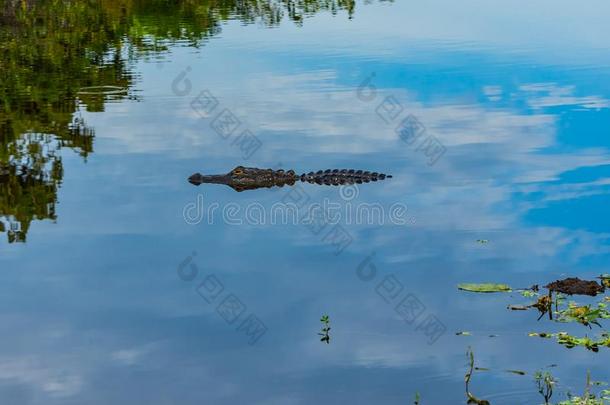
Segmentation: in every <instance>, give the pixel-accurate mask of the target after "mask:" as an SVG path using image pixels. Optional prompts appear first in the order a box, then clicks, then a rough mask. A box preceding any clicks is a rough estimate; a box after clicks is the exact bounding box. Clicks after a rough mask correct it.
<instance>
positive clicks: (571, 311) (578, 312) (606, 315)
mask: <svg viewBox="0 0 610 405" xmlns="http://www.w3.org/2000/svg"><path fill="white" fill-rule="evenodd" d="M606 308H607V305H606V304H604V303H603V302H599V303H598V304H597V307H596V308H591V306H590V305H584V306H579V305H578V304H576V303H575V302H570V303H569V304H568V308H567V309H564V310H561V311H558V321H560V322H578V323H580V324H582V325H584V326H588V327H589V328H591V324H593V325H597V326H599V327H600V328H601V325H600V324H599V321H598V320H599V319H610V312H608V310H607V309H606Z"/></svg>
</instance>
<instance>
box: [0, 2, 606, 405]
mask: <svg viewBox="0 0 610 405" xmlns="http://www.w3.org/2000/svg"><path fill="white" fill-rule="evenodd" d="M597 3H598V4H595V7H594V5H590V6H588V7H590V8H587V7H582V6H576V5H568V4H562V3H560V4H557V3H556V2H554V3H550V2H543V3H541V4H540V5H528V6H527V8H525V7H522V8H519V7H515V6H514V5H511V7H510V9H508V6H501V5H497V4H495V5H493V6H491V5H487V3H484V2H475V1H471V2H468V3H466V4H460V6H459V7H458V6H457V5H453V4H449V3H448V2H446V1H438V2H435V4H434V5H427V6H426V7H424V6H423V5H409V4H406V3H398V4H388V3H376V4H367V5H365V4H361V3H358V4H357V5H356V10H355V13H354V18H353V19H348V18H347V15H346V13H345V12H339V13H338V14H337V15H336V16H334V17H332V16H331V15H330V14H328V13H320V14H317V15H315V16H313V17H311V18H306V19H305V20H304V23H303V25H302V26H298V25H295V24H293V23H291V22H288V21H284V22H283V23H282V24H281V25H280V26H279V27H277V28H273V29H266V28H264V27H261V26H258V25H248V26H243V25H242V24H240V23H239V22H237V21H232V22H229V23H226V24H223V25H222V26H221V31H220V32H217V33H215V34H216V35H213V36H211V37H210V39H209V40H208V41H206V42H205V43H204V45H203V46H201V47H200V48H193V47H191V46H189V45H190V43H189V41H176V42H174V43H172V44H170V45H169V46H168V50H167V52H164V53H161V54H154V53H153V54H152V55H153V56H150V57H141V58H138V59H136V60H133V61H132V62H131V63H132V66H130V67H129V69H130V72H131V73H130V76H131V77H132V78H133V83H132V84H131V87H130V92H131V94H132V95H133V96H132V97H128V98H120V99H119V100H115V101H112V100H110V101H108V102H107V103H106V104H105V106H104V109H103V111H100V112H89V111H86V108H85V106H81V111H80V112H78V113H77V114H80V116H81V117H82V118H83V119H84V121H85V122H86V123H87V125H88V126H89V127H90V128H94V130H95V139H94V146H93V151H92V153H91V154H89V155H88V157H87V159H86V163H85V162H84V161H83V158H82V157H81V156H79V155H78V154H75V153H68V151H65V150H64V151H62V164H63V178H62V181H61V187H60V188H59V192H58V205H57V206H56V216H57V219H56V221H54V222H52V221H49V220H44V221H34V222H33V223H32V225H31V227H30V229H29V232H28V235H27V243H21V244H19V243H13V244H8V243H7V242H6V240H5V239H3V241H2V242H1V244H0V252H1V256H0V265H1V266H2V267H1V268H2V269H3V270H4V271H3V272H2V274H3V276H2V285H3V286H4V287H3V288H2V290H1V291H2V292H1V294H0V299H1V300H2V308H3V310H2V311H1V313H0V314H1V317H2V335H3V336H4V337H5V344H4V346H3V347H4V349H2V350H1V351H0V392H1V393H2V397H3V398H6V399H7V400H9V401H10V402H12V403H46V404H49V403H91V404H93V403H100V404H101V403H133V402H148V403H159V404H161V403H201V402H203V403H214V404H219V403H244V402H249V403H265V404H269V403H278V404H280V403H281V404H287V403H295V404H296V403H304V404H305V403H312V402H313V401H316V402H323V403H335V402H338V401H342V402H343V401H344V402H349V403H408V402H409V400H410V399H411V398H412V396H413V394H414V393H415V392H416V391H419V392H420V393H421V396H422V398H423V400H422V403H461V402H465V400H464V390H463V375H464V374H465V372H466V365H467V364H466V357H465V352H466V349H467V347H468V346H472V347H473V349H474V351H475V355H476V356H477V363H478V365H480V366H482V367H489V368H491V369H492V370H494V371H492V372H488V373H479V374H477V375H476V376H475V378H474V382H473V387H474V388H473V390H474V391H475V392H476V393H477V394H478V396H480V397H483V398H486V399H489V400H490V401H492V403H494V404H512V403H514V401H515V400H516V399H519V400H521V401H526V402H527V403H533V402H532V401H539V400H540V399H539V398H536V395H537V394H536V392H535V387H534V383H533V381H532V374H533V372H534V371H535V370H538V369H541V368H543V367H545V366H548V365H550V364H553V363H556V364H559V367H557V368H556V369H554V370H553V372H554V374H556V375H557V376H558V378H559V379H560V381H561V389H559V390H558V391H564V392H565V391H567V390H571V391H573V392H576V391H579V390H581V387H582V386H583V384H584V378H585V374H586V370H587V369H590V370H591V372H592V375H593V377H594V379H596V380H608V379H610V375H609V374H608V369H607V363H608V353H607V351H604V350H601V351H600V353H597V354H595V353H590V352H587V351H585V350H584V349H582V348H575V349H572V350H567V349H565V348H564V347H562V346H559V345H556V344H554V343H552V342H549V341H543V340H541V339H535V338H530V337H527V333H528V332H531V331H539V330H548V329H551V328H555V327H556V325H549V324H548V323H543V322H542V321H541V322H540V323H537V322H536V317H537V316H536V315H535V314H534V313H529V312H527V313H511V312H509V311H506V310H505V307H506V305H507V303H508V302H514V301H520V300H521V301H522V300H523V299H522V298H521V297H519V295H518V294H515V296H514V298H513V299H512V300H511V299H509V298H508V297H507V296H505V295H502V296H491V297H490V296H484V297H481V296H479V295H472V294H465V293H463V292H462V293H460V292H458V291H457V289H456V285H457V284H458V283H459V282H465V281H466V282H477V281H497V282H506V283H508V284H511V285H516V286H529V285H531V284H541V285H543V284H546V283H547V282H549V281H552V280H554V279H556V278H558V277H562V276H565V275H578V276H580V277H593V276H596V275H599V274H600V273H603V272H604V271H605V272H608V271H607V265H608V261H609V255H608V254H609V252H610V243H609V242H610V241H609V238H610V235H609V234H610V232H609V230H610V223H609V219H608V216H607V215H605V213H606V212H605V208H606V207H607V206H608V199H609V194H608V190H609V188H608V181H607V177H608V173H609V171H610V169H609V168H610V155H609V151H608V147H609V144H610V141H609V140H608V137H607V136H606V135H607V131H608V128H609V127H610V126H609V125H608V124H610V109H609V107H610V102H609V97H610V87H609V85H608V84H607V83H610V81H608V78H609V76H610V70H609V68H608V66H609V65H608V62H609V61H608V60H607V57H606V56H605V55H604V53H603V52H601V49H607V43H606V42H607V40H603V38H607V37H610V35H608V34H609V33H608V32H606V31H608V28H607V25H606V24H603V23H602V21H601V16H603V15H607V14H605V13H604V12H603V11H604V10H606V11H610V10H607V9H608V8H609V7H610V6H608V5H607V4H605V3H601V2H597ZM503 7H506V9H504V8H503ZM439 9H443V10H446V12H444V13H442V14H439V13H438V10H439ZM432 10H434V11H432ZM514 10H520V11H514ZM526 10H527V11H526ZM466 17H468V19H467V22H466ZM154 22H155V21H154V20H151V21H147V22H146V23H147V24H154ZM562 26H571V27H572V29H571V30H569V31H568V30H564V29H559V27H562ZM187 67H188V68H189V69H190V71H189V72H188V75H187V79H188V80H189V81H190V84H191V91H190V92H186V91H185V92H186V93H188V94H184V95H179V94H176V93H175V92H174V91H173V90H172V83H173V81H174V79H175V78H176V77H177V76H178V75H179V74H180V73H181V72H183V71H185V69H187ZM372 74H374V76H373V78H372V83H373V85H374V86H375V88H376V93H375V97H374V99H373V100H371V101H368V102H367V101H363V100H362V99H361V98H359V97H358V88H359V86H361V84H362V82H363V80H365V79H366V78H370V77H371V75H372ZM204 89H207V90H209V91H210V92H211V93H212V94H213V95H214V96H215V97H217V99H218V101H219V105H220V107H221V108H228V109H229V110H230V111H231V112H233V113H234V114H235V116H237V117H238V118H239V120H240V121H242V126H241V127H240V130H241V129H246V128H247V129H249V130H250V131H252V132H253V133H254V134H255V135H256V136H257V137H258V139H260V141H261V142H262V146H261V147H260V149H259V150H258V151H256V153H254V154H253V155H252V156H251V157H250V158H249V159H247V160H245V159H244V158H243V156H242V151H240V149H239V148H238V147H236V145H234V144H232V143H231V142H232V140H231V139H223V138H222V137H220V136H219V135H218V134H216V133H215V132H214V131H213V130H212V129H211V127H210V122H211V121H212V119H213V116H214V115H213V116H212V117H210V118H209V119H202V118H201V117H200V116H199V115H198V114H197V112H196V111H194V110H193V108H192V106H191V102H192V100H193V98H194V97H196V96H197V95H198V94H199V92H200V91H202V90H204ZM388 96H391V97H394V98H395V99H396V100H398V101H399V102H400V104H401V106H402V108H404V110H403V112H402V114H401V115H400V118H399V119H397V120H396V121H393V122H391V123H386V122H384V121H383V119H382V118H381V117H380V116H379V115H378V114H377V112H376V109H377V107H378V106H379V104H380V103H381V102H382V101H383V100H384V99H385V98H386V97H388ZM409 114H412V115H413V116H415V117H416V118H417V119H418V120H419V121H420V122H421V123H422V124H423V125H424V126H425V128H426V133H427V134H430V135H433V136H434V137H436V138H437V139H438V140H439V141H440V142H442V144H443V145H444V146H445V147H446V153H445V154H444V155H443V156H442V157H441V158H440V159H439V160H438V162H436V164H434V165H428V164H427V159H426V156H424V155H423V154H422V153H421V152H418V151H415V150H414V148H413V147H410V146H409V145H407V144H406V143H405V142H403V141H402V140H401V139H400V138H399V137H398V136H397V134H396V132H395V128H396V126H397V125H398V122H399V121H400V119H402V118H404V117H405V116H407V115H409ZM239 164H244V165H247V166H256V167H274V168H275V167H283V168H286V169H290V168H291V169H295V170H296V171H297V172H308V171H310V170H314V171H316V170H319V169H327V168H354V169H364V170H372V171H380V172H384V173H390V174H392V175H393V176H394V177H393V178H392V179H390V180H386V181H384V182H378V183H372V184H366V185H362V186H360V187H359V188H358V195H357V197H356V198H355V199H354V203H357V202H358V203H363V202H366V203H379V204H381V205H382V206H383V207H389V206H391V205H392V204H394V203H397V202H399V203H402V204H406V205H407V206H408V210H409V211H408V213H409V216H410V218H413V219H414V223H413V222H410V223H409V224H408V225H392V224H385V225H384V226H378V225H345V226H344V227H345V229H346V230H347V231H348V232H349V234H350V235H351V237H352V238H353V241H352V242H351V244H350V245H349V246H348V247H347V248H346V249H345V250H344V251H343V252H342V253H341V254H340V255H335V254H334V251H333V247H332V246H331V245H329V244H328V243H326V242H325V241H324V240H323V236H322V235H320V234H318V235H316V234H314V233H312V232H311V231H310V230H309V229H308V228H307V227H305V226H291V225H270V224H266V225H248V224H243V225H239V226H232V225H227V224H224V223H222V221H215V223H214V224H207V223H206V221H203V222H202V223H200V224H197V225H189V224H187V223H185V221H184V219H183V218H182V213H183V208H184V206H185V205H187V204H189V203H194V202H195V201H196V198H197V195H198V194H202V195H203V199H204V203H205V204H210V203H215V202H216V203H219V204H220V205H221V206H222V205H223V204H224V205H226V204H229V203H236V204H238V205H239V206H241V207H245V206H247V205H248V204H251V203H255V202H258V203H260V204H261V205H262V206H263V207H267V208H268V207H270V206H271V205H272V204H274V203H275V202H277V201H281V200H282V199H283V198H285V196H286V195H287V193H289V192H290V190H289V189H285V188H284V189H277V190H255V191H246V192H243V193H236V192H235V191H233V190H231V189H230V188H228V187H225V186H215V185H204V186H201V187H199V188H195V187H193V186H192V185H190V184H188V183H187V181H186V178H187V177H188V176H189V175H190V174H192V173H193V172H196V171H201V172H205V173H225V172H227V171H229V170H230V169H232V168H233V167H235V166H237V165H239ZM303 189H304V190H305V191H306V192H307V193H308V195H309V196H310V198H311V199H312V201H322V200H323V199H325V198H328V199H329V200H331V201H335V202H343V201H344V200H342V198H341V195H340V192H339V189H338V188H329V187H317V186H312V185H307V184H305V185H303ZM477 239H488V240H489V241H490V242H489V243H488V244H485V245H481V244H477V243H476V240H477ZM193 252H196V256H194V258H193V263H195V264H196V266H197V268H198V270H199V273H198V276H197V278H196V279H195V280H193V281H191V282H188V281H183V280H181V279H180V278H179V276H178V274H177V272H176V270H177V268H178V266H179V264H180V263H182V262H183V261H184V260H185V258H187V256H189V255H192V253H193ZM373 253H374V257H373V263H374V265H375V266H376V268H377V270H378V273H377V276H376V278H375V279H374V280H372V281H370V282H367V281H363V280H362V279H361V278H359V277H358V274H357V268H358V266H359V265H360V264H362V261H363V260H365V258H367V257H368V256H369V255H371V254H373ZM210 274H213V275H215V276H216V277H217V279H218V280H220V282H222V284H223V285H224V288H225V290H224V292H223V293H222V297H225V296H226V295H228V294H230V293H233V294H235V296H237V297H238V298H239V300H240V301H241V302H242V303H243V304H245V305H246V307H247V308H246V310H245V312H244V314H243V315H242V317H243V318H245V317H246V316H247V315H249V314H255V315H256V316H257V317H259V318H260V319H261V320H262V321H263V322H264V323H265V325H266V327H267V328H268V331H267V333H266V334H265V335H264V336H263V337H262V338H261V339H260V340H259V341H258V342H257V343H256V344H255V345H253V346H250V345H248V337H247V336H246V335H245V334H244V333H241V332H240V331H236V328H238V327H239V325H240V323H241V321H242V320H243V319H239V320H238V321H236V322H235V323H233V324H231V325H228V324H227V323H226V322H225V321H224V320H223V319H222V318H221V316H219V314H218V313H217V312H216V305H217V304H218V301H216V302H215V304H214V305H212V304H208V303H207V302H206V301H205V300H204V299H203V298H202V297H201V296H200V295H198V293H197V291H196V287H197V286H198V285H199V284H200V282H201V281H203V280H204V279H205V277H206V276H208V275H210ZM388 275H394V276H395V277H396V280H398V281H399V282H400V283H401V284H402V285H403V286H404V290H403V292H402V293H401V297H404V296H405V295H406V294H408V293H412V294H413V295H414V296H416V297H417V299H418V300H419V301H420V302H421V303H422V304H423V305H425V312H424V315H422V316H427V315H428V314H430V315H435V316H437V317H438V319H440V320H441V321H442V322H443V324H444V325H445V326H446V328H447V331H446V333H445V334H444V335H443V336H442V337H441V338H440V339H439V340H438V341H436V342H435V343H434V344H431V345H429V344H428V342H427V338H426V336H425V335H424V334H423V333H422V331H421V330H420V331H418V330H416V329H417V327H416V325H417V323H414V324H413V325H408V324H406V323H405V322H403V320H401V318H400V317H399V315H398V314H397V313H396V312H395V311H394V309H393V306H392V305H391V304H389V303H386V302H385V301H384V300H383V299H382V298H381V297H380V296H379V294H378V293H377V292H376V287H377V286H378V284H379V282H381V281H382V280H383V279H384V277H386V276H388ZM219 299H220V298H219ZM322 314H329V315H330V318H331V326H332V331H331V336H332V341H331V344H330V345H325V344H321V343H320V342H319V340H318V337H317V335H316V333H317V332H318V331H319V328H320V322H319V317H320V315H322ZM560 329H561V330H568V331H573V332H575V333H578V334H579V335H584V334H585V333H589V332H588V331H585V330H584V329H583V328H582V327H580V328H576V327H573V325H566V327H565V328H560ZM460 330H468V331H472V332H473V336H471V337H463V336H455V335H454V333H455V332H456V331H460ZM490 334H497V335H499V336H498V337H495V338H489V337H488V335H490ZM504 369H520V370H524V371H527V372H528V375H527V376H517V375H513V374H508V373H502V372H501V371H500V370H504ZM558 395H559V394H558Z"/></svg>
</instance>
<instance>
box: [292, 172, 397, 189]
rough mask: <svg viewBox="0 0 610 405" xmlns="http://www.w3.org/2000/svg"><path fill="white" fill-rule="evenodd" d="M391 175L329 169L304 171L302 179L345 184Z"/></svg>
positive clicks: (334, 184) (331, 184)
mask: <svg viewBox="0 0 610 405" xmlns="http://www.w3.org/2000/svg"><path fill="white" fill-rule="evenodd" d="M391 177H392V176H391V175H388V174H384V173H377V172H369V171H362V170H353V169H332V170H331V169H327V170H318V171H317V172H309V173H303V174H302V175H301V176H300V180H301V181H303V182H308V183H317V184H325V185H328V186H341V185H344V184H362V183H369V182H371V181H378V180H385V179H389V178H391Z"/></svg>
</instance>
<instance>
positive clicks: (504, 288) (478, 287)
mask: <svg viewBox="0 0 610 405" xmlns="http://www.w3.org/2000/svg"><path fill="white" fill-rule="evenodd" d="M458 289H459V290H464V291H470V292H476V293H494V292H510V291H511V288H510V287H509V286H508V285H506V284H494V283H478V284H477V283H462V284H458Z"/></svg>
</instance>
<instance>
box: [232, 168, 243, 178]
mask: <svg viewBox="0 0 610 405" xmlns="http://www.w3.org/2000/svg"><path fill="white" fill-rule="evenodd" d="M233 174H236V175H238V176H241V175H242V174H244V169H243V167H241V166H240V167H236V168H235V169H233Z"/></svg>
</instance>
